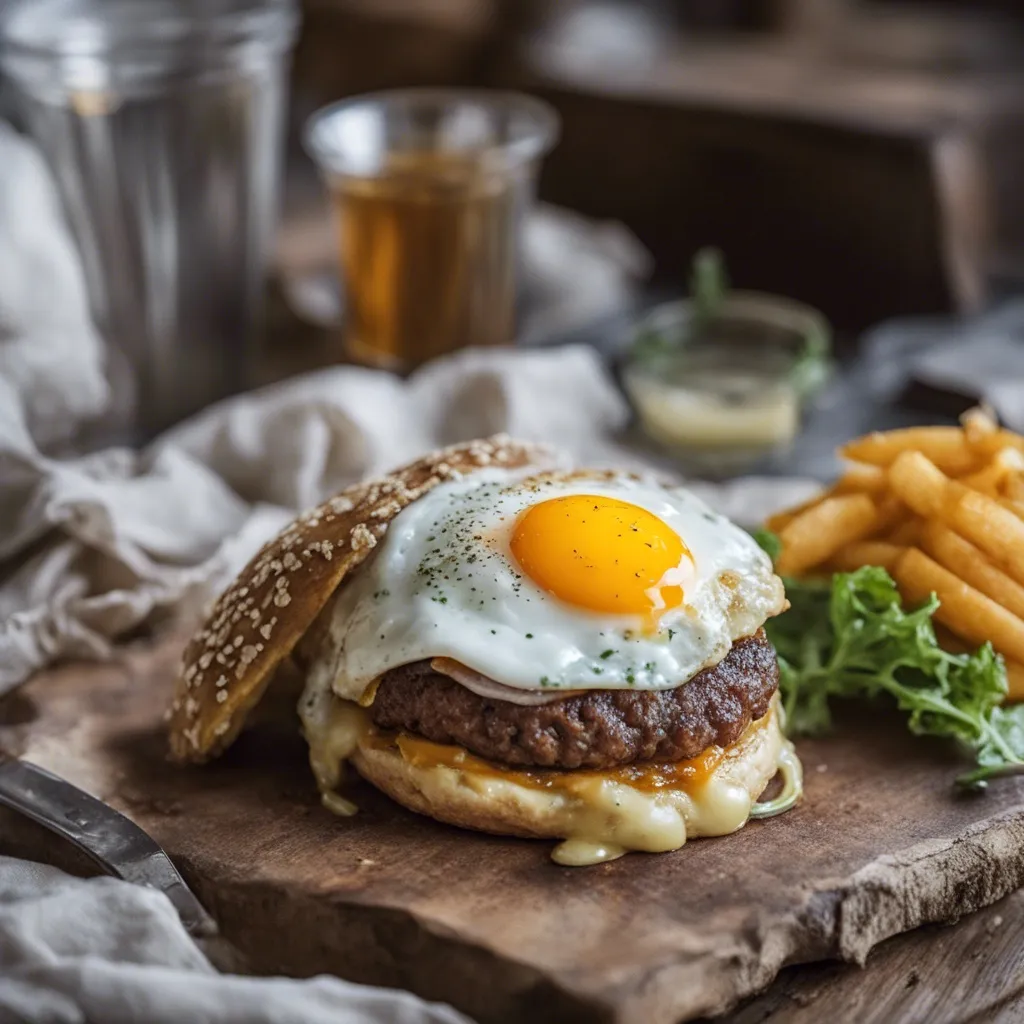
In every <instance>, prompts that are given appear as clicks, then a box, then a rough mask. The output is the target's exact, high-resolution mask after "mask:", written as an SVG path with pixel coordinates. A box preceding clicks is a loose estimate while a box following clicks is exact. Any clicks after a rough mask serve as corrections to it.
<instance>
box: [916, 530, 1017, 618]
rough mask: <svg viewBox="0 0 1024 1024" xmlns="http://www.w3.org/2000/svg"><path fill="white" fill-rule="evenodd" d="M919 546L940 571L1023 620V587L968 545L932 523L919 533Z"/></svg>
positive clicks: (950, 532)
mask: <svg viewBox="0 0 1024 1024" xmlns="http://www.w3.org/2000/svg"><path fill="white" fill-rule="evenodd" d="M920 546H921V549H922V550H923V551H924V552H925V553H926V554H927V555H929V556H930V557H932V558H934V559H935V561H936V562H938V563H939V565H941V566H942V567H943V568H945V569H948V570H949V571H950V572H952V573H955V574H956V575H957V576H959V577H960V579H962V580H963V581H964V582H965V583H967V584H969V585H970V586H972V587H974V589H975V590H979V591H981V593H983V594H984V595H985V596H986V597H990V598H992V600H993V601H995V602H996V603H998V604H1001V605H1002V606H1003V607H1004V608H1005V609H1006V610H1007V611H1009V612H1012V613H1013V614H1014V615H1016V616H1017V618H1019V619H1024V587H1022V586H1021V585H1020V584H1019V583H1018V582H1017V581H1016V580H1014V579H1011V578H1010V577H1009V576H1007V575H1006V573H1005V572H1003V571H1002V569H1000V568H999V567H998V566H996V565H993V564H992V562H990V561H989V559H988V558H987V557H986V556H985V554H984V553H983V552H981V551H979V550H978V549H977V548H976V547H975V546H974V545H973V544H972V543H971V542H970V541H967V540H964V538H963V537H961V536H960V535H959V534H956V533H954V532H953V531H952V530H950V529H949V527H947V526H943V525H942V523H940V522H939V521H938V520H935V519H932V520H930V521H929V522H927V523H925V524H924V527H923V528H922V530H921V544H920Z"/></svg>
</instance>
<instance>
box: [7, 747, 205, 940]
mask: <svg viewBox="0 0 1024 1024" xmlns="http://www.w3.org/2000/svg"><path fill="white" fill-rule="evenodd" d="M0 806H4V807H9V808H11V809H12V810H14V811H18V812H19V813H21V814H24V815H25V816H26V817H28V818H31V819H32V820H33V821H35V822H38V823H39V824H40V825H42V826H43V827H44V828H47V829H49V830H50V831H51V832H55V833H56V834H57V835H59V836H61V837H62V838H64V839H67V840H68V841H69V842H71V843H73V844H74V845H75V846H77V847H78V848H79V849H80V850H81V851H82V852H83V853H85V854H86V855H87V856H88V857H89V858H90V859H91V860H93V861H94V862H95V863H96V864H98V865H99V867H100V868H102V870H103V871H104V872H106V873H107V874H110V875H113V876H114V877H115V878H121V879H123V880H124V881H126V882H132V883H134V884H135V885H144V886H146V887H148V888H150V889H157V890H159V891H160V892H162V893H164V894H165V895H166V896H167V898H168V899H169V900H170V901H171V903H172V904H173V905H174V908H175V910H177V912H178V916H179V917H180V918H181V923H182V924H183V925H184V926H185V929H186V931H187V932H188V933H189V934H190V935H191V936H193V937H194V938H206V937H211V936H213V935H215V934H216V933H217V925H216V923H215V922H214V920H213V918H212V917H210V915H209V914H208V913H207V912H206V910H205V909H204V908H203V905H202V904H201V903H200V902H199V900H198V899H197V898H196V897H195V895H194V894H193V892H192V890H191V889H189V887H188V886H187V885H186V884H185V880H184V879H183V878H182V877H181V875H180V874H178V870H177V868H175V866H174V865H173V864H172V863H171V859H170V857H168V856H167V854H166V853H164V851H163V850H162V849H160V847H159V846H158V845H157V844H156V842H154V840H152V839H151V838H150V837H149V836H148V835H147V834H146V833H145V832H143V831H142V829H141V828H139V826H138V825H136V824H135V822H133V821H130V820H129V819H128V818H126V817H125V816H124V815H123V814H121V813H119V812H118V811H115V810H114V808H113V807H110V806H109V805H107V804H105V803H103V802H102V801H101V800H97V799H96V797H94V796H90V795H89V794H88V793H86V792H85V791H84V790H81V789H79V788H78V787H77V786H73V785H72V784H71V783H70V782H67V781H66V780H65V779H62V778H59V777H58V776H56V775H53V774H52V773H51V772H48V771H47V770H46V769H45V768H40V767H39V766H38V765H35V764H32V763H31V762H30V761H22V760H20V759H18V758H8V757H5V756H4V755H3V754H2V753H0Z"/></svg>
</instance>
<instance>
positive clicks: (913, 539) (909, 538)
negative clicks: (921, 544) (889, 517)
mask: <svg viewBox="0 0 1024 1024" xmlns="http://www.w3.org/2000/svg"><path fill="white" fill-rule="evenodd" d="M923 522H924V521H923V520H921V519H918V518H917V517H916V516H912V517H911V518H909V519H904V520H903V522H902V523H899V524H897V526H896V527H895V528H894V529H892V530H890V531H889V533H888V534H887V535H886V536H885V537H883V538H882V539H883V540H887V541H888V542H889V543H890V544H895V545H896V546H897V547H903V548H912V547H916V546H917V541H918V538H919V537H920V535H921V527H922V525H923Z"/></svg>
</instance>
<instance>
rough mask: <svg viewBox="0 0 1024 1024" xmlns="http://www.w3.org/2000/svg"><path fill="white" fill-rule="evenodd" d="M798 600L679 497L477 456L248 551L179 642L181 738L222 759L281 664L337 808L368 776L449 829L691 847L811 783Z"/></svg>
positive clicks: (629, 481)
mask: <svg viewBox="0 0 1024 1024" xmlns="http://www.w3.org/2000/svg"><path fill="white" fill-rule="evenodd" d="M785 607H786V599H785V593H784V590H783V586H782V582H781V580H780V579H779V578H778V577H777V576H776V575H775V573H774V572H773V570H772V565H771V562H770V560H769V559H768V557H767V556H766V555H765V554H764V553H763V552H762V551H761V549H760V548H759V547H758V546H757V544H756V543H755V542H754V541H753V539H752V538H751V537H750V536H748V534H746V533H745V532H744V531H743V530H741V529H739V528H738V527H736V526H734V525H733V524H732V523H730V522H729V521H728V520H726V519H725V518H724V517H722V516H720V515H718V514H716V513H715V512H713V511H712V510H711V509H710V508H708V507H707V506H706V505H705V504H704V503H703V502H702V501H700V500H699V499H698V498H697V497H696V496H694V495H693V494H691V493H689V492H687V491H686V490H684V489H683V488H680V487H675V486H670V485H667V484H665V483H663V482H660V481H658V480H655V479H649V478H646V477H642V476H638V475H634V474H628V473H623V472H610V471H575V472H569V471H566V470H563V469H559V468H558V467H557V466H556V465H555V463H554V460H553V459H552V457H551V455H550V453H549V452H548V451H547V450H546V449H544V448H541V447H538V446H534V445H529V444H522V443H517V442H514V441H510V440H508V439H507V438H503V437H497V438H492V439H490V440H487V441H476V442H471V443H468V444H464V445H458V446H455V447H452V448H448V449H446V450H443V451H440V452H437V453H434V454H432V455H429V456H427V457H425V458H423V459H421V460H419V461H417V462H415V463H413V464H411V465H409V466H406V467H404V468H402V469H399V470H396V471H395V472H393V473H391V474H390V475H388V476H386V477H385V478H383V479H380V480H375V481H372V482H369V483H364V484H360V485H358V486H356V487H352V488H349V489H348V490H346V491H343V492H341V493H340V494H338V495H337V496H335V497H333V498H330V499H329V500H328V501H326V502H325V503H324V504H322V505H320V506H319V507H318V508H315V509H313V511H311V512H309V513H306V514H305V515H303V516H301V517H300V518H298V519H297V520H295V522H294V523H292V525H290V526H289V527H288V528H287V529H285V530H284V532H283V533H281V534H280V536H278V537H277V538H276V539H274V540H273V541H271V542H270V543H269V544H267V545H266V546H265V547H264V548H263V549H262V550H261V551H260V552H259V553H258V554H257V555H256V556H255V558H254V559H253V560H252V561H251V562H250V563H249V565H247V566H246V568H245V569H244V570H243V571H242V573H241V574H240V575H239V576H238V578H237V579H236V580H235V582H234V583H233V584H232V585H231V586H230V587H229V588H228V589H227V591H226V592H225V593H224V594H222V595H221V597H220V598H219V599H218V600H217V601H216V603H215V604H214V606H213V608H212V611H211V612H210V614H209V617H208V618H207V620H206V622H205V623H204V625H203V626H202V628H201V629H200V630H199V631H198V633H197V634H196V635H195V636H194V638H193V639H192V640H191V642H190V643H189V645H188V647H187V649H186V651H185V656H184V663H183V667H182V671H181V675H180V678H179V680H178V684H177V688H176V692H175V695H174V699H173V703H172V706H171V709H170V713H169V715H170V741H171V747H172V752H173V754H174V756H175V757H176V758H177V759H178V760H180V761H184V762H202V761H206V760H208V759H210V758H212V757H215V756H216V755H218V754H219V753H220V752H222V751H223V750H224V749H225V748H226V747H227V746H228V745H229V744H230V743H231V742H232V741H233V740H234V738H235V737H236V736H237V735H238V733H239V731H240V730H241V728H242V726H243V724H244V722H245V719H246V716H247V714H248V713H249V712H250V711H251V710H252V709H253V707H254V706H255V705H256V704H257V703H258V702H259V701H260V699H261V697H262V696H263V695H264V693H265V692H266V691H267V688H268V686H269V685H270V683H271V680H272V678H273V676H274V674H275V672H276V671H277V670H278V669H279V668H280V667H281V666H282V664H283V663H285V662H286V660H287V661H288V662H289V663H290V664H291V665H292V666H293V667H298V669H299V671H300V673H301V676H302V678H303V683H304V689H303V692H302V695H301V698H300V699H299V718H300V720H301V726H302V730H303V733H304V734H305V737H306V740H307V742H308V744H309V750H310V763H311V766H312V769H313V774H314V775H315V778H316V782H317V784H318V786H319V788H320V790H321V792H322V794H323V803H324V805H325V806H326V807H327V808H328V809H329V810H332V811H334V812H336V813H338V814H341V815H349V814H353V813H355V812H356V807H355V805H354V804H353V802H352V792H351V788H350V787H349V785H348V782H349V781H350V780H349V777H348V771H349V769H353V770H354V771H355V772H357V773H358V774H359V775H360V776H362V777H363V778H364V779H366V780H367V781H369V782H370V783H371V784H372V785H374V786H375V787H377V788H378V789H380V790H382V791H383V792H384V793H386V794H387V795H388V796H389V797H391V798H392V799H393V800H396V801H397V802H398V803H400V804H402V805H404V806H405V807H406V808H408V809H410V810H412V811H415V812H417V813H420V814H424V815H428V816H429V817H431V818H434V819H436V820H437V821H440V822H446V823H449V824H451V825H457V826H461V827H463V828H468V829H477V830H481V831H485V832H491V833H497V834H500V835H509V836H521V837H531V838H538V839H555V840H558V841H559V842H558V845H557V846H556V847H555V849H554V853H553V857H554V859H555V860H556V861H557V862H559V863H561V864H571V865H579V864H590V863H596V862H599V861H605V860H610V859H613V858H615V857H618V856H621V855H622V854H623V853H625V852H627V851H630V850H642V851H648V852H664V851H669V850H675V849H678V848H679V847H681V846H682V845H683V844H684V843H685V842H686V841H687V839H690V838H694V837H697V836H718V835H724V834H727V833H730V832H733V831H735V830H736V829H738V828H740V827H742V826H743V825H744V824H745V823H746V822H747V820H748V819H749V818H750V817H751V816H757V815H767V814H769V813H774V812H777V811H778V810H781V809H784V808H785V807H787V806H789V805H791V804H792V803H793V802H794V801H795V799H796V797H797V796H798V794H799V786H800V767H799V762H798V761H797V760H796V757H795V755H794V753H793V749H792V747H791V745H790V744H789V743H788V742H787V740H786V739H785V737H784V735H783V732H782V722H781V709H780V705H779V701H778V697H777V694H776V690H777V686H778V666H777V664H776V658H775V652H774V650H773V648H772V646H771V644H770V643H769V642H768V640H767V638H766V636H765V633H764V631H763V629H762V626H763V624H764V622H765V621H766V619H768V618H769V617H770V616H773V615H777V614H778V613H780V612H781V611H783V610H784V609H785ZM776 775H779V776H780V779H781V785H782V793H781V794H780V795H779V796H778V797H776V798H775V799H773V800H770V801H767V802H765V803H759V802H758V801H759V798H761V797H762V794H763V793H764V791H765V789H766V787H768V786H769V784H770V783H771V782H772V780H773V779H774V778H775V776H776Z"/></svg>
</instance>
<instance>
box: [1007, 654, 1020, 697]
mask: <svg viewBox="0 0 1024 1024" xmlns="http://www.w3.org/2000/svg"><path fill="white" fill-rule="evenodd" d="M1003 661H1004V662H1005V663H1006V683H1007V687H1008V690H1007V694H1006V699H1007V700H1012V701H1021V700H1024V665H1022V664H1021V663H1020V662H1019V661H1013V660H1012V659H1011V658H1004V659H1003Z"/></svg>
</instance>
